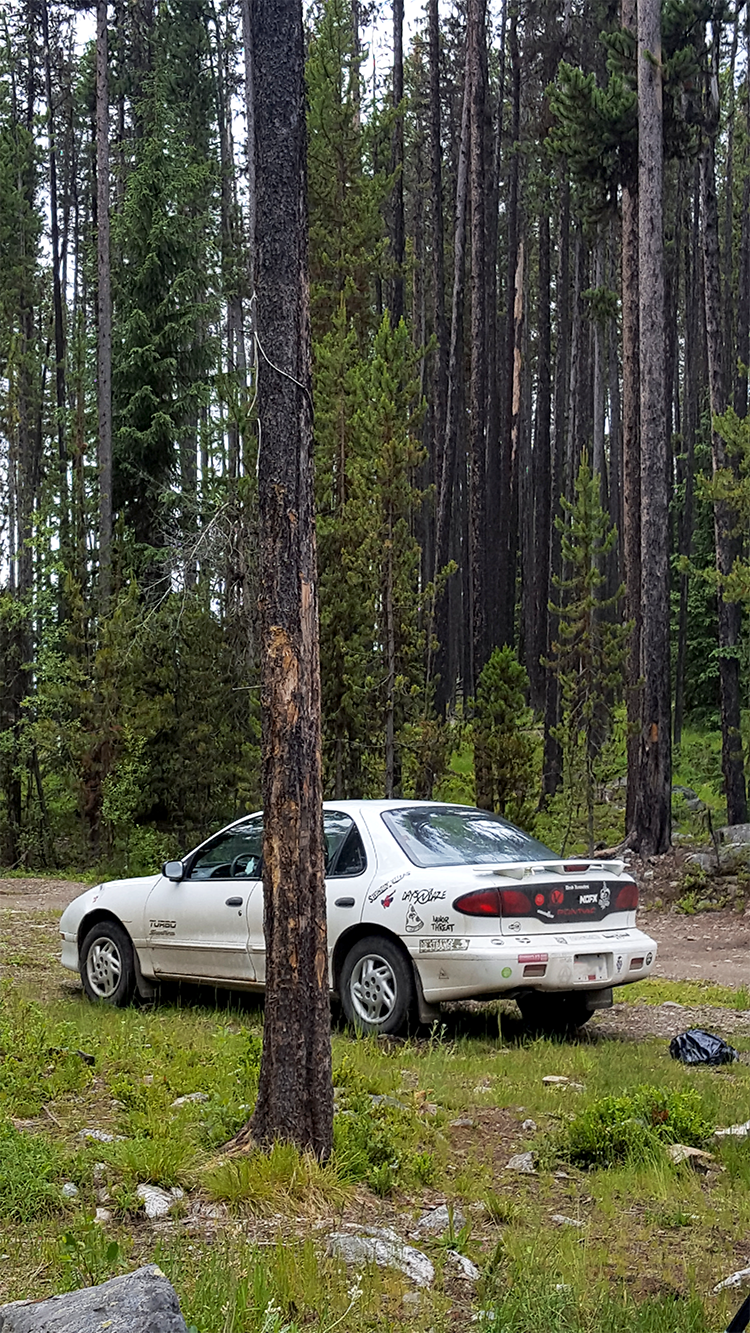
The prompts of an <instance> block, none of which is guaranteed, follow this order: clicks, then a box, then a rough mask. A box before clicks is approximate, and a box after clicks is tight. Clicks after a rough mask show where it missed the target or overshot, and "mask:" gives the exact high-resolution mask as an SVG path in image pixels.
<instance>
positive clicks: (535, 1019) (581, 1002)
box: [516, 990, 591, 1034]
mask: <svg viewBox="0 0 750 1333" xmlns="http://www.w3.org/2000/svg"><path fill="white" fill-rule="evenodd" d="M516 1004H517V1005H518V1007H519V1009H520V1010H521V1017H522V1018H523V1021H524V1023H525V1025H526V1027H527V1028H529V1029H531V1031H532V1032H539V1033H550V1034H554V1033H564V1032H575V1030H576V1028H580V1027H583V1025H584V1023H588V1021H589V1019H590V1018H591V1010H590V1009H589V1008H588V1007H587V1004H586V996H585V994H583V993H581V992H580V991H567V992H565V991H563V992H562V993H560V992H556V991H548V992H547V993H544V992H542V991H534V990H530V991H526V993H525V994H523V995H517V996H516Z"/></svg>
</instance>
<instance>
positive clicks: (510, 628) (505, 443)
mask: <svg viewBox="0 0 750 1333" xmlns="http://www.w3.org/2000/svg"><path fill="white" fill-rule="evenodd" d="M509 20H510V21H509V25H508V46H509V51H510V78H511V106H512V117H513V118H512V122H511V139H512V144H513V148H512V155H511V160H510V180H509V184H508V202H507V208H506V215H507V219H508V245H507V279H506V315H505V330H504V333H505V346H504V361H505V364H504V366H503V368H502V374H501V377H500V378H501V386H502V392H503V394H504V402H503V410H502V414H501V427H500V442H501V443H500V495H499V506H498V519H499V521H500V522H501V527H502V532H501V536H500V543H501V544H500V547H499V551H498V565H499V570H498V579H499V584H500V586H499V590H498V617H497V618H498V624H497V628H496V632H495V636H494V637H495V638H496V639H497V640H499V642H500V643H512V642H513V638H514V621H515V598H516V545H517V536H518V511H517V505H518V496H517V493H516V476H515V471H514V456H513V438H512V429H513V427H512V418H513V375H514V361H515V345H516V341H515V340H516V323H515V303H516V272H517V268H518V246H519V241H520V236H521V225H520V193H521V185H520V162H521V153H520V139H521V57H520V51H519V43H518V9H517V8H516V7H515V6H514V7H513V8H512V9H511V10H510V15H509ZM501 516H502V517H501Z"/></svg>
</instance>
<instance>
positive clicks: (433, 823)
mask: <svg viewBox="0 0 750 1333" xmlns="http://www.w3.org/2000/svg"><path fill="white" fill-rule="evenodd" d="M382 818H383V822H384V823H385V825H386V826H387V828H389V829H390V831H391V833H392V834H393V836H394V838H395V839H396V842H397V843H398V845H399V847H401V849H402V850H403V851H404V852H406V855H407V856H408V858H409V860H410V861H412V862H413V863H414V865H416V866H421V867H423V868H427V867H428V866H461V865H483V864H487V863H488V862H489V863H497V862H503V861H550V860H553V861H556V860H557V859H558V858H557V857H556V856H555V853H554V852H551V851H550V849H549V847H545V846H544V844H543V843H541V842H537V841H536V839H535V838H530V837H529V835H528V833H522V831H521V829H519V828H516V827H515V825H514V824H509V823H508V822H507V820H505V819H501V818H500V816H499V815H492V814H489V813H488V812H487V811H485V810H467V809H465V808H462V807H457V808H455V809H448V808H446V807H445V806H429V805H428V806H425V807H423V808H422V807H417V806H407V807H405V808H404V809H403V810H386V811H384V812H383V816H382Z"/></svg>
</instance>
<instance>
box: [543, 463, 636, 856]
mask: <svg viewBox="0 0 750 1333" xmlns="http://www.w3.org/2000/svg"><path fill="white" fill-rule="evenodd" d="M599 490H600V483H599V478H598V477H597V476H595V475H594V474H593V473H592V471H591V468H590V466H589V462H588V458H587V455H586V453H585V452H584V454H583V456H582V459H581V464H580V467H579V470H578V476H577V478H576V486H575V499H574V500H573V501H569V500H566V499H565V497H564V496H562V497H561V500H560V503H561V505H562V508H563V512H564V518H561V517H557V518H556V519H555V523H556V525H557V527H558V529H559V531H560V534H561V551H562V560H563V569H564V570H565V571H566V572H565V574H564V576H563V577H562V578H557V577H556V578H555V580H554V583H555V587H556V588H557V589H558V591H559V593H561V594H562V596H561V599H560V603H559V605H557V606H553V607H552V609H553V610H554V611H555V612H556V614H557V616H558V635H559V638H558V639H557V640H556V641H555V642H554V643H553V644H552V658H551V661H550V662H549V663H548V665H549V668H550V670H552V671H555V672H557V675H558V678H559V681H560V688H561V694H562V722H561V724H560V726H559V727H558V728H557V729H556V731H555V733H554V734H555V735H556V737H557V739H558V741H559V742H560V746H561V748H562V754H563V794H564V799H565V802H566V805H567V807H568V812H569V826H570V827H572V824H573V818H574V810H575V806H576V804H577V802H578V800H579V799H581V797H582V803H583V806H584V809H585V811H586V824H587V833H588V851H589V853H592V852H593V850H594V836H595V800H596V784H597V778H598V775H599V768H600V761H601V756H602V752H603V749H604V746H605V743H606V741H607V740H608V738H609V736H610V733H611V728H612V719H613V714H614V708H615V704H616V703H617V702H618V696H619V694H620V692H621V689H622V669H623V664H624V661H625V652H626V641H627V635H628V631H629V626H628V625H627V624H624V623H623V622H622V610H621V608H622V601H623V595H624V588H623V587H620V588H618V589H617V591H616V592H615V593H613V594H612V595H611V596H607V595H606V580H607V574H606V561H607V556H608V555H609V553H610V551H611V550H612V547H613V545H614V543H615V541H616V538H617V530H616V529H615V528H613V527H612V525H611V524H610V521H609V517H608V515H607V514H606V513H605V511H604V509H603V508H602V504H601V500H600V496H599ZM564 842H565V840H564V841H563V848H564Z"/></svg>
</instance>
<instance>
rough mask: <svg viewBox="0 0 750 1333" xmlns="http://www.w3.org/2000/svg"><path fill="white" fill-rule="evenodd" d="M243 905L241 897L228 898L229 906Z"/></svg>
mask: <svg viewBox="0 0 750 1333" xmlns="http://www.w3.org/2000/svg"><path fill="white" fill-rule="evenodd" d="M241 906H242V899H241V898H227V907H241Z"/></svg>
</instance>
